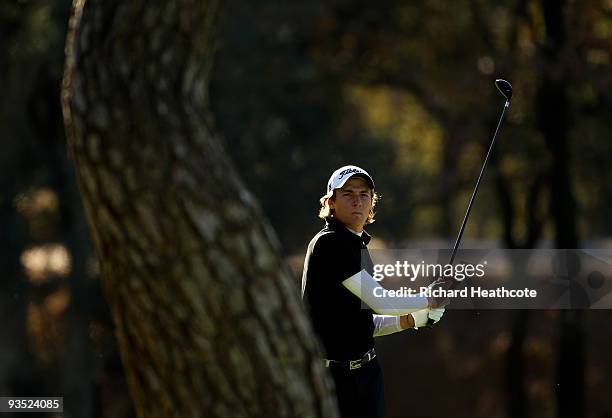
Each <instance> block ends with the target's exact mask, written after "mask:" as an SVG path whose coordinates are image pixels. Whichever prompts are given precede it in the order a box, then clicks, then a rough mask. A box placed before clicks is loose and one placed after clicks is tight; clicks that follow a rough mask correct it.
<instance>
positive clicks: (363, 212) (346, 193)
mask: <svg viewBox="0 0 612 418" xmlns="http://www.w3.org/2000/svg"><path fill="white" fill-rule="evenodd" d="M377 201H378V195H377V194H376V192H375V190H374V180H373V179H372V177H371V176H370V175H369V174H368V173H367V172H366V171H365V170H363V169H361V168H359V167H357V166H352V165H349V166H344V167H341V168H339V169H338V170H336V171H334V172H333V174H332V175H331V177H330V179H329V181H328V183H327V190H326V193H325V195H324V196H323V197H322V198H321V210H320V213H319V217H320V218H322V219H325V221H326V225H325V228H324V229H323V230H321V231H320V232H319V233H318V234H317V235H315V237H314V238H313V239H312V241H310V244H309V245H308V251H307V253H306V258H305V260H304V272H303V275H302V297H303V298H304V299H305V302H306V304H307V306H308V308H309V312H310V317H311V320H312V323H313V327H314V330H315V332H316V333H317V335H318V336H319V338H320V339H321V341H322V342H323V347H324V349H325V356H326V358H325V360H324V361H325V365H326V366H327V367H329V369H330V372H331V374H332V376H333V378H334V382H335V385H336V395H337V398H338V406H339V408H340V413H341V415H342V417H343V418H356V417H364V418H365V417H367V418H369V417H372V418H380V417H385V416H386V408H385V402H384V387H383V379H382V373H381V370H380V366H379V364H378V360H377V359H376V352H375V350H374V337H377V336H382V335H388V334H392V333H394V332H399V331H402V330H404V329H408V328H419V327H423V326H425V325H426V324H427V319H428V318H431V319H432V320H433V321H435V322H437V321H439V320H440V318H441V317H442V314H443V313H444V309H443V308H439V309H429V307H428V306H429V301H428V300H427V298H421V297H414V298H406V299H410V300H403V301H399V302H397V301H395V300H393V301H387V302H386V303H381V301H379V300H376V298H374V292H373V289H374V288H376V287H380V285H379V284H378V282H376V281H375V280H374V279H373V278H372V276H371V273H372V260H371V259H370V256H369V253H368V251H367V244H368V242H369V241H370V235H369V234H368V233H367V232H366V231H364V229H363V228H364V226H365V225H366V224H369V223H372V222H374V215H375V213H374V207H375V206H376V202H377ZM363 303H365V306H364V305H363ZM373 311H374V312H376V313H390V314H391V315H393V316H391V315H376V314H373Z"/></svg>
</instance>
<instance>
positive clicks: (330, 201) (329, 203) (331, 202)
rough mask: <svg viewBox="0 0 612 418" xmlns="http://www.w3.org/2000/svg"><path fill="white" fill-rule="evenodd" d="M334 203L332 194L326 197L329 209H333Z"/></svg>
mask: <svg viewBox="0 0 612 418" xmlns="http://www.w3.org/2000/svg"><path fill="white" fill-rule="evenodd" d="M335 204H336V202H335V201H334V197H333V196H331V197H328V198H327V205H328V206H329V207H330V209H334V205H335Z"/></svg>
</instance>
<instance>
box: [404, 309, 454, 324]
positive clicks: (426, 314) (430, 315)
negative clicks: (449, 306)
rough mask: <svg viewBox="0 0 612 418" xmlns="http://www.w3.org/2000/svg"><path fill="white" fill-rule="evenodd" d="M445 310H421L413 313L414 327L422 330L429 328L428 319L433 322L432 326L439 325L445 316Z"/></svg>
mask: <svg viewBox="0 0 612 418" xmlns="http://www.w3.org/2000/svg"><path fill="white" fill-rule="evenodd" d="M445 310H446V309H444V308H434V309H421V310H420V311H416V312H412V313H411V314H410V315H412V318H413V319H414V327H415V328H421V327H424V326H427V322H428V319H431V320H432V321H433V323H432V325H433V324H435V323H437V322H438V321H439V320H440V319H441V318H442V315H444V311H445Z"/></svg>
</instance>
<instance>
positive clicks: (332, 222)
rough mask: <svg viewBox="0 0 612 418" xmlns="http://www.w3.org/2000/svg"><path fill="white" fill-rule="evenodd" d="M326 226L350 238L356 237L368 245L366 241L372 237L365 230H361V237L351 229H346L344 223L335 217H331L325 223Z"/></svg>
mask: <svg viewBox="0 0 612 418" xmlns="http://www.w3.org/2000/svg"><path fill="white" fill-rule="evenodd" d="M325 226H326V227H328V228H329V229H331V230H333V231H335V232H337V233H339V234H342V235H344V236H347V237H349V238H351V239H358V240H360V241H362V242H363V243H364V244H365V245H368V243H369V242H370V240H371V239H372V237H371V236H370V234H368V233H367V232H366V230H365V229H364V230H363V234H361V237H360V236H359V235H357V234H355V233H353V232H351V231H349V230H348V229H347V227H346V226H344V224H343V223H342V222H340V221H339V220H337V219H336V218H331V219H329V220H328V221H327V222H326V224H325Z"/></svg>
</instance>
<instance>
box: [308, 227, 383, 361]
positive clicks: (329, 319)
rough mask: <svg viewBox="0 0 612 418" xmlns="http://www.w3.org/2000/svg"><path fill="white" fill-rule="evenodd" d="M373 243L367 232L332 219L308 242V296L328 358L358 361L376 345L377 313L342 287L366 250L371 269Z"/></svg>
mask: <svg viewBox="0 0 612 418" xmlns="http://www.w3.org/2000/svg"><path fill="white" fill-rule="evenodd" d="M369 241H370V235H368V233H367V232H365V231H364V232H363V234H362V236H361V237H360V236H358V235H355V234H354V233H352V232H351V231H349V230H348V229H346V227H345V226H344V225H342V223H340V222H338V221H336V220H335V219H332V220H331V221H329V222H328V223H327V224H326V225H325V228H323V229H322V230H321V231H320V232H319V233H318V234H317V235H315V237H314V238H313V239H312V241H310V244H309V245H308V251H307V252H306V259H305V260H304V272H303V274H302V298H303V300H304V302H305V304H306V306H307V308H308V309H309V313H310V318H311V321H312V324H313V326H314V330H315V332H316V333H317V334H318V336H319V338H320V339H321V341H322V342H323V346H324V349H325V353H326V358H328V359H332V360H341V361H346V360H356V359H359V358H361V357H362V356H363V355H364V354H365V353H366V352H367V351H368V350H370V349H371V348H372V347H374V337H373V333H374V322H373V319H372V311H371V310H370V309H363V308H362V302H361V300H360V299H359V298H358V297H357V296H355V295H353V294H352V293H351V292H350V291H349V290H348V289H347V288H345V287H344V286H343V285H342V282H343V281H344V280H346V279H348V278H349V277H350V276H352V275H353V274H355V273H358V272H359V271H361V270H362V254H363V255H364V260H363V267H365V268H366V270H368V271H371V265H372V260H371V259H370V256H369V254H368V252H367V247H366V245H367V243H368V242H369ZM362 250H365V251H364V252H363V253H362Z"/></svg>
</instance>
